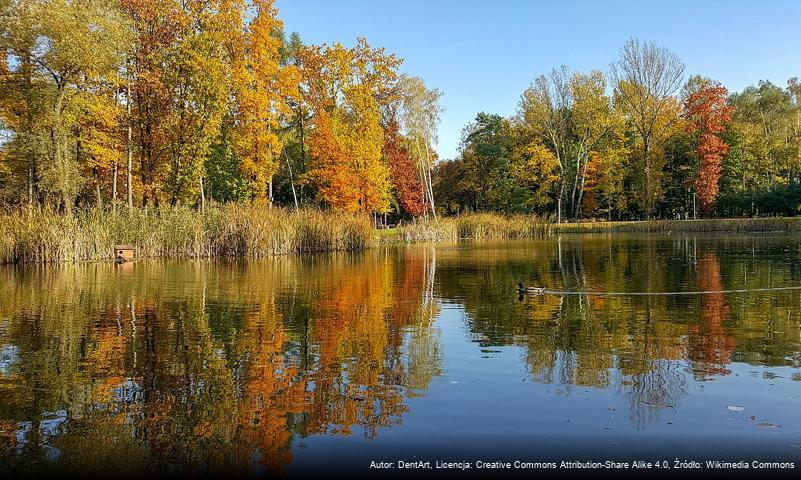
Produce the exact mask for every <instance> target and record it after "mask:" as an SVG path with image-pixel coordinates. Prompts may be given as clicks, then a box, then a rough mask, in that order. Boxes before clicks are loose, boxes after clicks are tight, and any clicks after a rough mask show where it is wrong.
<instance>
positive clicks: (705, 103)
mask: <svg viewBox="0 0 801 480" xmlns="http://www.w3.org/2000/svg"><path fill="white" fill-rule="evenodd" d="M727 97H728V90H726V88H725V87H723V86H722V85H720V84H713V83H711V82H704V83H703V84H702V85H701V86H700V87H699V88H698V89H697V91H695V92H693V93H692V94H690V96H689V97H688V98H687V101H686V102H685V104H684V115H685V117H686V118H687V120H688V123H687V131H688V132H689V133H694V134H697V135H698V147H697V148H696V151H697V153H698V156H699V160H700V165H699V168H698V176H697V177H696V178H695V180H694V181H693V184H694V186H695V190H696V192H697V193H698V199H699V203H700V206H701V211H702V212H704V213H709V212H710V210H711V208H712V205H713V204H714V203H715V198H716V197H717V194H718V181H719V180H720V174H721V165H722V163H723V156H724V155H726V153H727V152H728V151H729V146H728V144H726V142H725V141H723V139H722V138H721V137H720V134H721V133H723V132H724V131H725V130H726V125H727V124H728V123H729V122H730V121H731V116H732V113H733V112H734V107H732V106H730V105H727V103H726V99H727Z"/></svg>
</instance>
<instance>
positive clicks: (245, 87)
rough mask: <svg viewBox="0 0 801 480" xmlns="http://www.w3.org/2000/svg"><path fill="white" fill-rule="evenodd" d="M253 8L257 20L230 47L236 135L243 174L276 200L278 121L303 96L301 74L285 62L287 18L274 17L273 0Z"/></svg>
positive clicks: (262, 0)
mask: <svg viewBox="0 0 801 480" xmlns="http://www.w3.org/2000/svg"><path fill="white" fill-rule="evenodd" d="M253 8H254V10H255V12H254V17H253V21H252V22H251V23H250V25H249V26H248V27H247V28H246V29H245V30H244V34H243V35H242V37H241V38H240V39H239V41H238V42H233V48H232V52H231V53H232V57H233V58H232V60H233V61H232V69H233V83H234V92H235V98H236V107H235V113H234V116H235V120H234V129H233V135H232V137H233V143H234V147H235V149H236V151H237V153H238V154H239V156H240V157H241V162H242V163H241V170H242V173H243V174H244V175H245V176H246V177H248V178H249V179H250V180H251V181H252V182H253V183H254V187H255V190H256V192H257V196H258V197H265V196H267V197H268V198H269V199H270V201H272V179H273V176H274V175H275V172H276V170H277V169H278V165H279V159H280V155H281V150H282V148H283V147H282V142H281V136H280V127H281V123H280V122H281V120H282V119H283V118H285V117H287V116H289V115H291V114H292V110H291V108H290V105H289V103H288V100H290V99H297V98H298V97H299V96H300V92H299V89H298V85H299V83H300V74H299V72H298V69H297V67H295V66H294V65H281V53H280V48H281V45H282V40H281V32H282V29H283V22H281V21H280V20H278V18H277V17H276V15H277V13H278V11H277V9H276V8H275V7H274V6H273V0H254V1H253ZM240 20H241V18H240Z"/></svg>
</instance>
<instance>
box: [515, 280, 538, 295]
mask: <svg viewBox="0 0 801 480" xmlns="http://www.w3.org/2000/svg"><path fill="white" fill-rule="evenodd" d="M517 293H519V294H520V295H542V294H543V293H545V288H544V287H527V286H525V285H523V282H520V283H518V284H517Z"/></svg>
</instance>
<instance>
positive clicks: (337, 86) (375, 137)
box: [302, 38, 401, 213]
mask: <svg viewBox="0 0 801 480" xmlns="http://www.w3.org/2000/svg"><path fill="white" fill-rule="evenodd" d="M302 56H303V57H302V58H303V61H302V65H303V73H304V76H305V80H306V84H307V85H306V89H307V92H306V94H307V98H308V101H309V104H310V106H311V109H312V111H313V112H314V117H313V120H312V124H313V127H314V129H313V132H312V133H311V137H310V140H309V143H310V154H311V159H312V162H311V165H310V169H309V171H308V172H307V174H306V175H305V181H307V182H310V183H312V184H314V185H315V186H316V187H317V188H318V190H319V193H320V197H321V199H322V200H323V201H325V202H326V203H327V204H329V205H331V206H332V207H334V208H336V209H337V210H341V211H346V212H380V213H383V212H387V211H388V210H389V205H390V197H391V184H390V169H389V166H388V165H386V164H385V163H384V162H383V161H382V156H381V149H382V146H383V144H384V131H383V128H382V127H381V123H380V120H381V106H382V104H387V103H389V102H390V101H392V95H393V92H394V81H395V79H396V77H397V74H396V70H397V67H398V65H400V63H401V60H399V59H398V58H396V57H395V56H394V55H387V54H386V53H385V52H384V50H383V49H380V48H372V47H370V46H369V44H368V43H367V40H365V39H364V38H360V39H359V40H358V42H357V45H356V46H355V47H353V48H345V47H343V46H342V45H341V44H335V45H334V46H332V47H327V46H321V47H305V48H304V49H303V54H302Z"/></svg>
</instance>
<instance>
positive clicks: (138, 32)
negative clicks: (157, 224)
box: [120, 0, 189, 206]
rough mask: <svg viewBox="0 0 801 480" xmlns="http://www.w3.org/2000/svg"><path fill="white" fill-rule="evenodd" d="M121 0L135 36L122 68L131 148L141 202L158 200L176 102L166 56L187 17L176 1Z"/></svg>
mask: <svg viewBox="0 0 801 480" xmlns="http://www.w3.org/2000/svg"><path fill="white" fill-rule="evenodd" d="M120 1H121V3H122V5H123V7H124V9H125V12H126V13H127V15H128V16H129V18H130V19H131V22H132V30H133V32H134V35H135V37H136V42H135V43H134V46H135V47H134V50H133V52H132V53H131V56H130V58H129V59H128V62H127V63H126V65H125V72H124V73H125V77H126V84H127V88H126V102H127V107H129V109H130V112H129V114H128V116H129V118H128V123H129V125H131V126H132V143H133V145H131V146H130V147H129V148H131V149H132V150H134V151H135V155H136V157H138V162H137V163H138V174H139V178H138V183H139V185H140V186H141V187H140V188H141V204H142V205H144V206H146V205H148V204H151V203H153V204H155V205H158V203H159V196H160V188H161V179H162V177H163V172H164V168H163V165H164V163H165V161H166V160H165V158H166V156H167V154H168V148H169V140H168V139H169V136H168V118H169V115H170V112H171V110H172V105H173V103H172V94H171V89H170V86H169V84H168V82H167V76H168V73H167V70H168V68H170V67H169V65H170V63H168V60H170V52H172V51H173V49H174V48H175V47H174V45H175V44H176V43H177V42H178V38H179V34H180V32H181V31H182V30H183V29H184V28H186V25H187V23H188V21H189V20H188V17H187V15H186V14H185V13H186V12H183V11H182V10H181V9H180V8H179V4H178V2H176V1H175V0H120ZM135 187H136V186H134V185H132V186H131V188H135Z"/></svg>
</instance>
